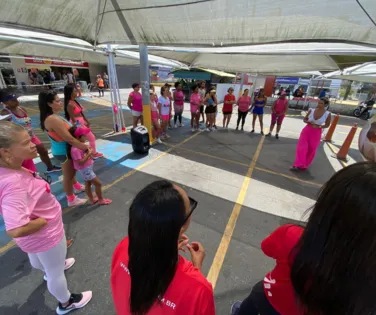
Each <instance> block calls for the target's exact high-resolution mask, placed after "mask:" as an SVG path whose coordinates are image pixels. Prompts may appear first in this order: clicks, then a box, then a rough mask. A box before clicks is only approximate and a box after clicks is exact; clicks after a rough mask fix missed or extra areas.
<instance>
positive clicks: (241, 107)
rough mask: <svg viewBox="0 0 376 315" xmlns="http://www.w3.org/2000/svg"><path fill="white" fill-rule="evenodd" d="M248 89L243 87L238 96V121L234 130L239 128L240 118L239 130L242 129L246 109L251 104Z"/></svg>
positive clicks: (246, 112)
mask: <svg viewBox="0 0 376 315" xmlns="http://www.w3.org/2000/svg"><path fill="white" fill-rule="evenodd" d="M248 93H249V90H248V89H245V90H244V93H243V95H242V96H240V97H239V99H238V102H237V103H236V104H237V105H238V121H237V123H236V130H239V123H240V120H242V128H241V129H240V130H241V131H244V124H245V119H246V118H247V114H248V110H249V108H250V106H251V97H250V96H249V95H248Z"/></svg>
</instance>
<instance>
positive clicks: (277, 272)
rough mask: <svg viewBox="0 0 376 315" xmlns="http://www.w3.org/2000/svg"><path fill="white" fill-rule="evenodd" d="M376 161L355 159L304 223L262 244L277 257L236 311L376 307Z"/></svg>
mask: <svg viewBox="0 0 376 315" xmlns="http://www.w3.org/2000/svg"><path fill="white" fill-rule="evenodd" d="M375 187H376V163H370V162H362V163H356V164H352V165H350V166H348V167H346V168H344V169H342V170H341V171H339V172H338V173H336V174H334V175H333V176H332V178H331V179H330V180H329V181H328V182H327V183H326V184H325V185H324V186H323V188H322V190H321V192H320V194H319V197H318V199H317V202H316V204H315V205H314V206H313V209H312V212H311V214H310V217H309V220H308V223H307V226H306V227H305V228H304V229H303V228H302V227H300V226H297V225H291V224H288V225H284V226H282V227H279V228H278V229H277V230H276V231H274V232H273V233H272V234H271V235H270V236H269V237H267V238H266V239H265V240H264V241H263V242H262V244H261V249H262V250H263V252H264V253H265V254H266V255H267V256H269V257H272V258H274V259H275V260H276V266H275V268H274V269H273V270H272V271H271V272H270V273H268V274H267V275H266V276H265V278H264V280H263V281H260V282H258V283H257V284H256V285H255V286H254V287H253V289H252V292H251V294H250V296H249V297H248V298H246V299H245V300H244V301H243V302H242V303H240V302H236V303H235V304H234V305H233V307H232V313H231V314H232V315H256V314H261V315H271V314H273V315H277V314H281V315H302V314H304V315H308V314H309V315H311V314H320V315H342V314H343V315H344V314H351V315H368V314H374V313H375V310H376V300H375V298H374V294H375V291H376V278H375V268H376V256H375V253H376V242H375V239H376V211H375V209H376V195H375V193H374V189H375Z"/></svg>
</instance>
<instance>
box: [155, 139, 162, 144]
mask: <svg viewBox="0 0 376 315" xmlns="http://www.w3.org/2000/svg"><path fill="white" fill-rule="evenodd" d="M155 141H157V142H158V143H163V142H162V140H161V139H160V138H157V139H156V140H155Z"/></svg>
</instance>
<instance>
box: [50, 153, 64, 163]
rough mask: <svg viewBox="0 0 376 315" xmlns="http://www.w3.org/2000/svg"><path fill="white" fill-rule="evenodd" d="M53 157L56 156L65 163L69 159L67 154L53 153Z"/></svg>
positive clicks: (55, 157) (56, 158)
mask: <svg viewBox="0 0 376 315" xmlns="http://www.w3.org/2000/svg"><path fill="white" fill-rule="evenodd" d="M53 157H54V159H55V160H57V161H58V162H60V163H61V164H64V163H65V162H66V161H67V160H68V157H67V155H64V154H61V155H60V154H59V155H53Z"/></svg>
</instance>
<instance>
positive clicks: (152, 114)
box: [151, 111, 159, 120]
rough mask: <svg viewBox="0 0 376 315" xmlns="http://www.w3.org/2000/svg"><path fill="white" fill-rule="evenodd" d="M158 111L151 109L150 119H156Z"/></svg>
mask: <svg viewBox="0 0 376 315" xmlns="http://www.w3.org/2000/svg"><path fill="white" fill-rule="evenodd" d="M158 118H159V117H158V112H154V111H151V120H158Z"/></svg>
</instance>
